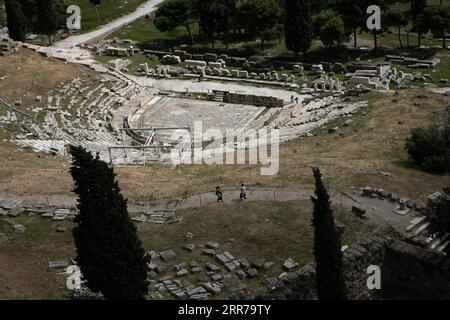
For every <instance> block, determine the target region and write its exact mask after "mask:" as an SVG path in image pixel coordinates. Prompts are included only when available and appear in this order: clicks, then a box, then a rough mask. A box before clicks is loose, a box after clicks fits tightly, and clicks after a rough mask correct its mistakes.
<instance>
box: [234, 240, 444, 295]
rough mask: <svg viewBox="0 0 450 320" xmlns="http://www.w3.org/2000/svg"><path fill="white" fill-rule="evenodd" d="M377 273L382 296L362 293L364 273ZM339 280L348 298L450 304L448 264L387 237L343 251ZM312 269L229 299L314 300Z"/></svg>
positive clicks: (378, 292) (377, 292)
mask: <svg viewBox="0 0 450 320" xmlns="http://www.w3.org/2000/svg"><path fill="white" fill-rule="evenodd" d="M370 265H377V266H379V267H380V268H381V283H382V284H381V287H382V289H381V290H369V289H368V288H367V279H368V277H369V274H367V268H368V267H369V266H370ZM343 266H344V276H345V279H346V284H347V293H348V298H349V299H352V300H359V299H362V300H370V299H380V298H381V299H387V300H395V299H434V300H438V299H450V272H449V270H450V259H448V258H446V257H445V256H443V255H441V254H438V253H435V252H432V251H429V250H426V249H423V248H420V247H418V246H415V245H412V244H409V243H406V242H404V241H401V240H392V239H391V238H390V237H389V236H373V237H371V238H369V239H366V240H363V241H360V242H359V243H358V244H356V245H354V246H352V247H351V248H349V249H347V250H346V251H344V256H343ZM315 275H316V274H315V267H314V265H312V264H307V265H305V266H303V267H301V268H300V269H299V270H297V271H295V272H287V273H283V274H282V275H280V276H279V277H273V278H268V279H266V280H264V282H263V285H264V286H263V287H260V288H258V289H257V290H256V291H255V292H253V294H252V295H251V294H249V293H248V292H235V293H234V294H233V295H231V296H230V297H229V298H230V299H256V300H285V299H289V300H304V299H307V300H311V299H317V292H316V288H315V286H316V285H315Z"/></svg>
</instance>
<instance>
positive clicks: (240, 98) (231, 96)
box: [224, 92, 284, 108]
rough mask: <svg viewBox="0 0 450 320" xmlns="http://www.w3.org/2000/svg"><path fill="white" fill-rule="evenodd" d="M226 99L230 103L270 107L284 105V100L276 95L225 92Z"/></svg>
mask: <svg viewBox="0 0 450 320" xmlns="http://www.w3.org/2000/svg"><path fill="white" fill-rule="evenodd" d="M224 101H225V102H229V103H239V104H247V105H254V106H264V107H269V108H282V107H283V106H284V101H283V100H281V99H278V98H275V97H263V96H255V95H249V94H239V93H230V92H227V93H225V95H224Z"/></svg>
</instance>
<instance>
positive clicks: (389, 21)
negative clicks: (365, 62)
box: [382, 11, 408, 48]
mask: <svg viewBox="0 0 450 320" xmlns="http://www.w3.org/2000/svg"><path fill="white" fill-rule="evenodd" d="M382 23H385V25H387V26H389V27H395V28H397V32H398V42H399V44H400V48H403V42H402V36H401V31H402V28H403V27H405V26H407V25H408V20H407V19H406V17H405V16H404V15H403V14H402V13H400V12H393V11H389V12H388V13H386V14H385V16H384V19H383V20H382Z"/></svg>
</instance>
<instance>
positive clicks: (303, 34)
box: [284, 0, 313, 57]
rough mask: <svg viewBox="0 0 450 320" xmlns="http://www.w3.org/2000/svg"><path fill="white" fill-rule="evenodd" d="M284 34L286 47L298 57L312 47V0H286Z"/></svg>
mask: <svg viewBox="0 0 450 320" xmlns="http://www.w3.org/2000/svg"><path fill="white" fill-rule="evenodd" d="M284 11H285V12H284V13H285V14H284V16H285V22H284V34H285V42H286V47H287V48H288V49H289V50H291V51H293V52H294V54H295V56H296V57H298V55H299V53H300V52H301V53H306V52H307V51H308V50H309V48H310V47H311V42H312V37H313V28H312V18H311V0H285V2H284Z"/></svg>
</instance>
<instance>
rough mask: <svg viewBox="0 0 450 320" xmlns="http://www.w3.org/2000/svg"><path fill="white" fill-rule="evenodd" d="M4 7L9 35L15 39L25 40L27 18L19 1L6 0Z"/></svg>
mask: <svg viewBox="0 0 450 320" xmlns="http://www.w3.org/2000/svg"><path fill="white" fill-rule="evenodd" d="M5 7H6V18H7V26H8V30H9V36H10V37H11V39H13V40H16V41H25V38H26V35H27V20H26V18H25V16H24V14H23V12H22V7H21V5H20V3H19V2H18V1H17V0H6V2H5Z"/></svg>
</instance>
